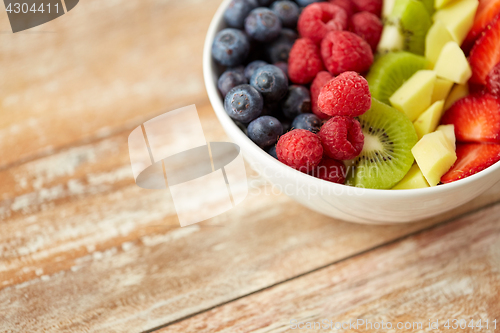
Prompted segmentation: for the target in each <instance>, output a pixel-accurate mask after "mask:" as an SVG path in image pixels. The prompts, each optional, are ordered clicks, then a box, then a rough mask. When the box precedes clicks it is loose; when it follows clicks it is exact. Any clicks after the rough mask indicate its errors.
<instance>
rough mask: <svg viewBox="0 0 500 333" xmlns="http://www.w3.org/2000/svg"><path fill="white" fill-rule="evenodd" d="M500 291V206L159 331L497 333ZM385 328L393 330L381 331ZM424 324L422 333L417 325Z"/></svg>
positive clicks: (499, 314) (499, 326) (499, 315)
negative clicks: (400, 325)
mask: <svg viewBox="0 0 500 333" xmlns="http://www.w3.org/2000/svg"><path fill="white" fill-rule="evenodd" d="M499 286H500V205H495V206H494V207H491V208H489V209H486V210H483V211H480V212H478V213H476V214H471V215H468V216H466V217H463V218H461V219H460V220H458V221H456V222H452V223H448V224H446V225H444V226H441V227H437V228H434V229H432V230H429V231H425V232H422V233H419V234H417V235H414V236H411V237H409V238H407V239H405V240H402V241H400V242H396V243H394V244H391V245H387V246H384V247H381V248H379V249H376V250H374V251H371V252H368V253H364V254H362V255H359V256H356V257H354V258H351V259H349V260H346V261H343V262H340V263H337V264H334V265H330V266H328V267H325V268H323V269H320V270H318V271H316V272H313V273H311V274H308V275H306V276H302V277H299V278H296V279H293V280H291V281H287V282H285V283H282V284H280V285H277V286H274V287H272V288H269V289H266V290H264V291H262V292H259V293H256V294H253V295H250V296H248V297H245V298H243V299H239V300H236V301H234V302H231V303H229V304H226V305H223V306H221V307H217V308H215V309H213V310H210V311H207V312H204V313H202V314H199V315H197V316H194V317H192V318H189V319H187V320H185V321H181V322H179V323H177V324H174V325H172V326H168V327H165V328H164V329H161V330H159V332H162V333H166V332H200V333H202V332H207V333H208V332H231V333H235V332H289V331H298V329H297V326H294V324H295V325H298V323H300V322H301V323H302V324H301V327H303V328H306V327H307V325H308V324H307V323H308V322H312V324H309V325H310V326H309V327H314V326H313V325H315V324H314V323H315V322H318V323H320V324H321V326H320V324H316V326H315V327H316V328H317V329H316V330H305V331H307V332H320V331H331V330H330V329H331V325H332V322H333V323H334V325H335V323H342V322H349V321H351V322H355V323H356V324H357V323H358V322H357V320H358V319H360V320H363V321H364V322H361V321H360V322H359V325H360V326H359V327H358V329H356V327H355V326H353V327H350V324H345V327H344V328H345V329H340V330H335V331H342V332H360V331H361V332H362V331H366V332H388V331H391V330H388V329H387V328H386V327H387V325H388V324H387V323H388V322H390V323H391V326H392V327H393V328H394V329H393V330H392V332H395V331H398V332H401V331H406V332H424V331H432V330H429V326H428V325H429V320H431V321H432V322H435V321H436V320H439V322H438V324H439V330H436V331H437V332H446V331H459V332H475V331H480V332H495V331H498V330H500V303H499V297H500V296H499V295H500V287H499ZM448 319H450V320H452V319H457V320H460V319H465V320H466V325H469V324H470V320H471V319H473V320H474V325H477V323H478V320H479V319H481V320H482V325H483V328H482V330H478V328H477V327H474V329H472V328H470V327H465V329H462V328H460V327H458V328H455V329H453V328H449V329H447V328H446V327H445V325H446V320H448ZM292 320H296V321H297V322H292ZM323 320H326V321H323ZM486 320H488V321H489V329H487V328H486ZM494 320H496V321H497V323H496V330H495V329H494V327H493V323H492V322H493V321H494ZM368 322H370V323H371V326H367V325H369V324H368ZM382 322H385V323H386V324H385V327H384V328H382V327H381V326H378V329H377V324H376V323H379V325H380V324H381V323H382ZM419 322H420V323H422V326H421V329H417V327H418V326H413V325H414V323H419ZM398 323H403V324H406V323H410V324H411V326H408V327H411V329H408V327H407V329H406V330H405V329H402V330H396V326H397V324H398ZM462 323H463V322H462ZM410 324H408V325H410ZM449 324H450V325H452V327H453V325H454V324H455V323H454V322H453V321H450V323H449ZM327 325H328V326H327ZM337 325H340V324H337ZM415 325H417V324H415ZM462 325H464V324H462ZM320 327H323V328H325V327H327V328H330V329H329V330H322V329H320ZM293 328H295V329H293Z"/></svg>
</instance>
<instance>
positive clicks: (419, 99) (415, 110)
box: [389, 70, 436, 121]
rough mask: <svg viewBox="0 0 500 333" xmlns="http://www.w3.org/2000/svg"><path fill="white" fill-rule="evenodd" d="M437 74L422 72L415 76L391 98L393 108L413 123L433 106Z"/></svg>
mask: <svg viewBox="0 0 500 333" xmlns="http://www.w3.org/2000/svg"><path fill="white" fill-rule="evenodd" d="M435 81H436V72H434V71H430V70H420V71H417V72H416V73H415V74H413V76H412V77H410V78H409V79H408V80H407V81H406V82H405V83H403V85H402V86H401V87H400V88H399V89H398V90H396V91H395V92H394V94H393V95H392V96H391V97H390V98H389V101H390V102H391V104H392V106H394V107H395V108H396V109H398V110H399V111H400V112H402V113H404V114H406V115H407V116H408V118H409V119H410V120H411V121H414V120H415V119H417V118H418V116H420V114H421V113H422V112H424V111H425V110H426V109H427V108H428V107H429V106H430V105H431V98H432V92H433V91H434V82H435Z"/></svg>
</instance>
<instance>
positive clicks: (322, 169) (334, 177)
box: [311, 158, 347, 184]
mask: <svg viewBox="0 0 500 333" xmlns="http://www.w3.org/2000/svg"><path fill="white" fill-rule="evenodd" d="M346 169H347V168H346V166H345V165H344V163H342V162H341V161H337V160H334V159H331V158H323V159H322V160H321V163H320V164H319V165H318V166H317V167H316V168H315V169H313V171H312V172H311V176H314V177H316V178H319V179H323V180H326V181H329V182H332V183H337V184H344V183H345V178H346V175H347V172H346Z"/></svg>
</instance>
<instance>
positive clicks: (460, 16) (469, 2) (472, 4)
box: [433, 0, 479, 45]
mask: <svg viewBox="0 0 500 333" xmlns="http://www.w3.org/2000/svg"><path fill="white" fill-rule="evenodd" d="M438 5H439V4H438ZM478 5H479V1H478V0H457V1H454V2H452V3H450V4H448V5H446V6H445V7H443V8H440V7H437V8H440V9H439V10H438V11H437V12H436V13H435V14H434V17H433V18H434V21H437V20H440V21H442V22H443V23H444V25H445V26H446V27H447V28H448V30H449V31H450V34H451V36H452V37H453V40H454V41H455V42H457V43H458V44H459V45H461V44H462V42H463V41H464V39H465V37H466V36H467V34H468V33H469V30H470V29H471V28H472V24H473V23H474V16H475V15H476V10H477V6H478Z"/></svg>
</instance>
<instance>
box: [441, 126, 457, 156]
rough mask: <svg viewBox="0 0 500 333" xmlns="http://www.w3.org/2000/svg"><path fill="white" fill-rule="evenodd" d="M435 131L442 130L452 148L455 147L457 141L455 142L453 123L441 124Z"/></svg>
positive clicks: (454, 148)
mask: <svg viewBox="0 0 500 333" xmlns="http://www.w3.org/2000/svg"><path fill="white" fill-rule="evenodd" d="M436 131H441V132H443V134H444V136H445V137H446V139H448V142H449V143H450V146H451V147H453V150H456V149H457V143H456V141H457V139H456V137H455V125H453V124H450V125H441V126H439V127H438V128H437V129H436Z"/></svg>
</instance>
